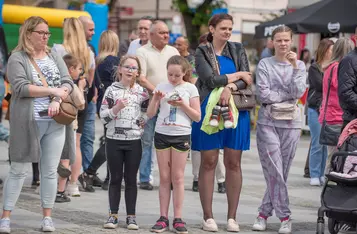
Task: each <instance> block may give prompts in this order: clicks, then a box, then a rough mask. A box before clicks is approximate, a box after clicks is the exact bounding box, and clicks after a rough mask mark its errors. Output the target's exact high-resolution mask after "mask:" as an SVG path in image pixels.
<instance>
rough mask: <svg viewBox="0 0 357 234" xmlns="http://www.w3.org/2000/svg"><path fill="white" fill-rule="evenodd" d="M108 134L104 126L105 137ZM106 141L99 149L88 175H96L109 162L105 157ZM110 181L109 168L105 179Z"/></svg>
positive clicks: (89, 167)
mask: <svg viewBox="0 0 357 234" xmlns="http://www.w3.org/2000/svg"><path fill="white" fill-rule="evenodd" d="M106 134H107V128H106V127H105V125H104V136H106ZM105 141H106V139H105V140H104V141H103V142H102V143H101V145H100V147H99V149H98V150H97V152H96V153H95V155H94V157H93V159H92V162H91V163H90V164H89V166H88V168H87V170H86V171H85V172H86V173H87V174H88V175H96V174H97V171H98V169H99V168H100V167H101V166H102V165H103V163H105V161H107V158H106V156H105ZM108 179H109V171H108V167H107V176H106V177H105V180H108Z"/></svg>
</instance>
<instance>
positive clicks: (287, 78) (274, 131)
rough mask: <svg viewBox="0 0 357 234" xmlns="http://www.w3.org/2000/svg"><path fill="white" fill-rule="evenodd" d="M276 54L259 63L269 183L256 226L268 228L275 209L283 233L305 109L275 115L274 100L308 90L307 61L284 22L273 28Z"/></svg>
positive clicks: (260, 140)
mask: <svg viewBox="0 0 357 234" xmlns="http://www.w3.org/2000/svg"><path fill="white" fill-rule="evenodd" d="M272 40H273V43H274V48H275V55H274V56H272V57H269V58H265V59H262V60H261V61H260V63H259V65H258V67H257V96H258V99H259V101H260V103H261V108H260V110H259V114H258V124H257V147H258V152H259V157H260V161H261V164H262V168H263V173H264V177H265V180H266V183H267V190H266V192H265V195H264V198H263V201H262V204H261V206H260V207H259V215H258V217H257V218H256V220H255V223H254V225H253V230H255V231H264V230H266V223H267V218H268V217H270V216H272V212H273V210H274V211H275V214H276V216H277V217H278V218H279V219H280V220H281V227H280V229H279V233H291V219H290V215H291V212H290V209H289V196H288V190H287V185H286V182H287V178H288V174H289V169H290V166H291V163H292V160H293V158H294V156H295V151H296V147H297V144H298V141H299V139H300V133H301V125H302V122H301V113H300V109H298V108H295V112H291V113H295V114H292V115H291V118H290V119H291V120H277V119H279V118H274V119H273V117H272V112H271V111H272V108H271V107H272V104H276V103H282V102H284V103H289V104H293V103H295V104H296V102H297V100H298V99H299V98H300V97H301V96H302V95H303V93H304V92H305V90H306V68H305V64H304V63H303V62H302V61H300V60H297V57H296V53H294V52H292V51H290V47H291V44H292V31H291V29H290V28H288V27H286V26H280V27H278V28H276V29H275V30H274V31H273V34H272ZM284 119H287V118H284Z"/></svg>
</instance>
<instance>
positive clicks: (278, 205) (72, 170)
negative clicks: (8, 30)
mask: <svg viewBox="0 0 357 234" xmlns="http://www.w3.org/2000/svg"><path fill="white" fill-rule="evenodd" d="M94 27H95V25H94V23H93V21H92V20H91V19H90V18H89V17H83V16H82V17H80V18H66V19H65V20H64V22H63V43H62V44H54V45H53V46H52V48H50V47H49V46H48V39H49V37H50V36H51V32H50V31H49V27H48V23H47V22H46V20H45V19H43V18H41V17H37V16H33V17H30V18H28V19H27V20H26V21H25V22H24V24H23V25H22V26H21V28H20V37H19V43H18V46H17V47H16V48H15V49H14V50H13V51H12V54H11V56H10V58H9V60H8V64H7V68H6V77H7V79H8V81H9V83H10V85H11V102H10V134H9V133H6V131H5V133H4V134H5V136H4V137H3V138H0V139H2V140H5V141H7V142H9V159H10V170H9V175H8V178H7V179H6V181H5V183H4V188H3V212H2V216H1V220H0V232H1V233H10V232H11V228H10V216H11V212H12V210H13V209H14V208H15V205H16V202H17V199H18V197H19V195H20V192H21V189H22V186H23V183H24V180H25V178H26V177H27V168H28V164H30V163H32V164H33V167H32V168H33V177H34V178H33V184H34V186H37V187H38V189H39V193H40V198H41V206H42V209H43V220H42V223H41V229H42V231H44V232H53V231H55V227H54V224H53V221H52V218H51V216H52V209H53V207H54V204H55V202H70V201H71V199H70V197H78V196H80V195H81V193H80V188H81V189H82V191H85V192H95V189H94V188H93V187H97V186H101V187H102V188H103V189H105V190H108V200H109V217H108V218H107V221H106V222H105V223H104V228H108V229H114V228H117V226H118V210H119V203H120V200H121V190H122V187H123V186H124V193H125V199H124V200H125V207H126V214H127V217H126V224H127V228H128V229H129V230H137V229H139V225H138V224H137V222H136V214H137V210H136V203H137V193H138V186H137V177H139V188H140V189H144V190H153V166H154V165H155V163H156V161H157V164H158V169H159V179H160V181H159V202H160V210H159V211H158V213H159V215H158V216H159V218H158V220H157V221H156V223H155V224H154V225H153V226H152V228H151V231H152V232H156V233H161V232H163V231H166V230H168V229H169V228H170V221H169V214H168V212H169V204H170V200H171V194H172V197H173V199H172V200H173V209H174V210H173V214H174V217H173V220H172V227H173V229H174V231H175V232H176V233H181V234H184V233H188V228H187V227H186V223H185V222H184V219H183V212H182V211H183V201H184V193H185V190H184V172H185V166H186V161H187V158H188V157H190V158H191V159H192V164H193V166H192V174H193V177H194V178H193V184H192V190H193V191H198V192H199V195H200V201H201V205H202V210H203V217H202V218H203V221H202V228H203V230H205V231H208V232H217V231H218V226H217V224H216V222H215V220H214V216H213V211H212V202H213V191H214V184H215V177H216V179H217V183H218V192H220V193H226V196H227V203H228V211H227V226H226V230H227V231H229V232H239V230H240V229H239V224H238V222H237V208H238V203H239V198H240V193H241V188H242V170H241V158H242V156H243V151H247V150H249V149H250V114H249V110H245V109H241V110H240V109H239V108H238V109H237V108H236V106H235V103H234V101H233V98H232V95H235V93H237V91H239V90H243V89H246V88H247V87H250V86H251V85H252V82H253V80H252V74H251V72H250V68H249V62H248V58H247V55H246V52H245V49H244V47H243V46H242V44H240V43H235V42H230V41H229V39H230V36H231V34H232V29H233V18H232V16H231V15H229V14H216V15H214V16H212V18H211V19H210V20H209V22H208V27H209V32H208V33H207V34H205V35H202V37H201V38H200V45H199V46H198V48H197V49H196V52H195V53H194V54H192V53H190V52H189V41H188V39H187V38H185V37H179V38H178V39H177V40H176V42H175V44H174V46H171V45H169V44H168V41H169V29H168V27H167V25H166V24H165V23H164V22H163V21H160V20H153V19H152V18H151V17H143V18H141V19H140V20H139V22H138V25H137V32H138V38H137V39H135V36H133V33H132V34H131V35H130V38H129V40H128V41H125V44H121V46H119V45H120V43H119V38H118V36H117V34H116V33H114V32H113V31H110V30H107V31H104V32H103V33H102V34H101V36H100V42H99V51H98V53H96V51H95V50H94V48H93V47H92V46H91V45H90V44H89V43H88V42H89V41H90V40H91V38H92V36H93V34H94ZM292 36H293V33H292V31H291V29H290V28H288V27H286V26H279V27H277V28H276V29H275V30H274V32H273V34H272V40H271V42H270V44H269V48H270V47H271V48H274V55H273V54H269V53H268V51H266V53H265V54H264V58H263V59H262V60H261V61H260V62H259V64H258V67H257V70H256V76H257V77H256V90H257V93H256V95H257V99H258V101H259V103H260V104H261V108H260V110H259V114H258V121H257V146H258V153H259V158H260V162H261V165H262V171H263V174H264V178H265V180H266V184H267V189H266V192H265V194H264V197H263V199H262V203H261V206H260V207H259V208H258V216H257V218H256V220H255V222H254V224H253V227H252V228H253V230H256V231H264V230H266V226H267V219H268V218H269V217H270V216H272V214H273V211H274V212H275V215H276V216H277V217H278V218H279V219H280V220H281V226H280V228H279V233H282V234H284V233H291V232H292V219H291V211H290V209H289V195H288V186H287V179H288V175H289V169H290V167H291V164H292V161H293V159H294V156H295V152H296V148H297V145H298V142H299V139H300V133H301V125H302V123H301V113H300V109H299V108H298V107H297V105H296V104H297V101H298V100H299V98H300V97H301V96H302V95H303V94H304V92H305V90H306V87H307V85H306V81H307V77H308V80H309V84H310V91H309V98H308V100H309V104H308V106H309V109H308V114H309V126H310V129H311V134H312V140H311V150H310V157H309V158H310V175H311V182H310V183H311V185H320V184H321V183H322V182H323V181H324V171H325V165H326V160H327V158H328V156H327V152H329V154H331V152H333V151H334V150H335V148H334V147H329V148H328V150H327V149H326V147H325V146H323V145H320V144H319V142H318V136H319V134H320V133H319V131H320V129H321V126H320V124H321V123H322V122H323V121H325V120H326V121H327V122H328V123H330V124H342V123H343V124H344V125H346V124H347V123H348V122H349V121H350V120H352V119H354V118H355V117H356V113H357V112H356V111H355V110H356V109H357V108H355V106H356V105H357V104H356V102H355V100H356V98H355V96H356V95H357V93H356V92H355V91H354V84H355V83H356V79H357V77H356V75H355V72H354V67H353V64H354V63H355V60H356V59H355V58H356V55H355V52H354V53H353V52H352V53H350V54H348V53H349V52H350V51H351V50H352V49H353V47H354V45H353V43H352V42H351V41H350V40H349V39H346V38H340V39H339V40H337V42H336V43H333V42H332V41H330V40H327V39H326V40H323V41H321V43H320V46H319V48H318V51H317V56H316V61H315V62H314V63H313V64H312V65H311V66H310V67H309V69H308V70H309V72H308V76H307V72H306V71H307V68H306V62H305V61H301V60H298V59H297V54H296V53H295V52H293V51H292ZM347 54H348V55H347ZM346 55H347V56H346ZM304 60H305V59H304ZM2 74H3V75H5V71H4V68H3V73H2ZM0 87H1V86H0ZM238 93H239V92H238ZM69 96H70V97H71V98H72V99H78V100H79V101H80V103H81V106H82V107H81V108H80V107H79V106H78V110H79V111H78V115H77V117H76V119H75V120H74V121H73V122H72V123H71V124H67V125H64V124H60V123H58V121H57V120H56V118H55V117H56V116H58V115H59V114H60V113H61V104H62V103H63V102H64V101H65V100H67V98H68V97H69ZM324 103H326V105H323V104H324ZM339 103H341V107H340V106H339ZM327 108H329V110H328V111H327V112H326V109H327ZM319 113H320V115H319ZM321 113H322V114H323V115H322V114H321ZM342 113H344V114H343V116H342ZM97 115H98V117H99V118H100V119H101V121H102V123H103V128H104V137H103V138H102V139H101V144H100V147H99V149H98V151H97V152H96V153H95V154H94V152H93V142H94V138H95V131H94V121H95V119H96V117H97ZM214 123H216V124H214ZM0 127H1V125H0ZM207 129H209V130H207ZM212 129H213V130H214V131H212ZM0 133H1V134H0V137H2V136H3V134H2V133H3V130H2V127H1V128H0ZM6 134H7V135H6ZM16 142H22V144H16ZM154 148H155V151H156V153H155V151H154V150H153V149H154ZM93 155H94V157H93ZM155 158H156V160H155ZM106 161H107V175H106V179H105V180H104V181H101V180H100V179H99V177H98V175H97V171H98V169H99V168H100V167H101V166H102V165H103V164H104V162H106ZM57 175H58V176H57ZM123 180H124V184H123ZM138 212H140V211H138Z"/></svg>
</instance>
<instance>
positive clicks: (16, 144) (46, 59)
mask: <svg viewBox="0 0 357 234" xmlns="http://www.w3.org/2000/svg"><path fill="white" fill-rule="evenodd" d="M50 36H51V32H50V31H49V28H48V23H47V21H45V20H44V19H43V18H41V17H38V16H32V17H30V18H28V19H27V20H26V21H25V22H24V24H23V26H22V28H21V31H20V37H19V43H18V45H17V47H16V48H15V50H14V51H13V53H12V55H11V56H10V59H9V63H8V67H7V77H8V79H9V81H10V84H11V87H12V98H11V107H10V108H11V114H10V118H11V121H10V131H11V135H10V142H9V143H10V150H9V151H10V159H11V167H10V171H9V175H8V178H7V180H6V182H5V185H4V191H3V199H4V200H3V213H2V216H1V220H0V233H10V231H11V229H10V214H11V211H12V210H13V209H14V207H15V204H16V201H17V199H18V197H19V195H20V192H21V189H22V186H23V183H24V181H25V179H26V176H27V170H28V168H29V165H28V164H30V163H31V162H39V164H40V175H41V178H40V180H41V187H40V190H41V192H40V195H41V206H42V209H43V210H42V211H43V217H44V218H43V221H42V225H41V228H42V231H46V232H53V231H55V228H54V226H53V223H52V219H51V214H52V208H53V205H54V201H55V197H56V190H57V176H56V175H57V173H56V171H57V166H58V163H59V161H60V157H61V152H62V148H63V145H64V140H65V126H64V125H61V124H58V123H56V122H55V121H54V120H53V119H52V117H53V116H55V115H57V114H58V112H59V106H60V102H61V101H62V100H63V99H64V98H66V97H67V95H68V93H70V92H71V91H72V87H73V81H72V79H71V77H70V76H69V74H68V69H67V67H66V64H65V63H64V62H63V59H62V57H61V56H58V55H57V54H55V53H50V51H49V48H48V47H47V43H48V39H49V37H50Z"/></svg>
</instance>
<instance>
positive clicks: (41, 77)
mask: <svg viewBox="0 0 357 234" xmlns="http://www.w3.org/2000/svg"><path fill="white" fill-rule="evenodd" d="M29 59H30V62H31V63H32V65H33V67H34V68H35V70H36V72H37V76H38V78H39V79H40V81H41V83H42V85H43V87H48V83H47V80H46V77H45V76H44V75H43V73H42V71H41V69H40V68H39V67H38V65H37V63H36V62H35V60H34V59H33V58H32V57H30V58H29Z"/></svg>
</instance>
